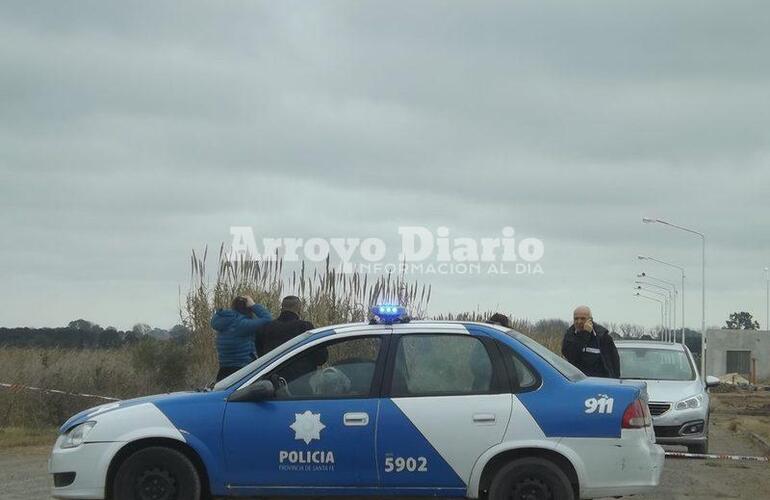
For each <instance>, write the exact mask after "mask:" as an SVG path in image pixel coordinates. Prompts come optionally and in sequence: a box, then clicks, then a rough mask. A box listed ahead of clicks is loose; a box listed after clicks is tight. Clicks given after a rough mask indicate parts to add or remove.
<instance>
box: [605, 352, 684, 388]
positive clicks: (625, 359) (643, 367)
mask: <svg viewBox="0 0 770 500" xmlns="http://www.w3.org/2000/svg"><path fill="white" fill-rule="evenodd" d="M618 354H619V355H620V378H630V379H637V380H695V370H694V369H693V367H692V363H690V360H689V358H688V357H687V355H686V354H685V352H684V351H679V350H673V349H655V348H649V347H618Z"/></svg>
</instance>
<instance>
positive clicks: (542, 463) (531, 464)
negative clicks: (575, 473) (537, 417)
mask: <svg viewBox="0 0 770 500" xmlns="http://www.w3.org/2000/svg"><path fill="white" fill-rule="evenodd" d="M574 498H575V493H574V491H573V490H572V485H571V484H570V482H569V478H568V477H567V475H566V474H565V473H564V471H562V470H561V468H559V466H558V465H556V464H554V463H553V462H550V461H548V460H545V459H543V458H537V457H531V458H519V459H517V460H514V461H512V462H510V463H509V464H507V465H505V466H503V467H502V468H501V469H500V470H499V471H498V472H497V474H495V477H494V479H493V480H492V484H491V485H490V487H489V500H574Z"/></svg>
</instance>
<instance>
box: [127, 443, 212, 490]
mask: <svg viewBox="0 0 770 500" xmlns="http://www.w3.org/2000/svg"><path fill="white" fill-rule="evenodd" d="M112 491H113V495H112V498H113V499H114V500H199V499H200V497H201V482H200V477H198V471H197V470H196V469H195V466H194V465H193V463H192V462H191V461H190V459H189V458H187V457H186V456H185V455H184V454H182V453H180V452H178V451H177V450H173V449H171V448H164V447H159V446H155V447H150V448H144V449H142V450H139V451H137V452H135V453H133V454H132V455H130V456H129V457H128V458H127V459H126V460H125V461H124V462H123V463H122V464H121V465H120V468H119V469H118V472H117V474H116V475H115V481H114V483H113V488H112Z"/></svg>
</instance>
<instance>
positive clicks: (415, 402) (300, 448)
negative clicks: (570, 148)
mask: <svg viewBox="0 0 770 500" xmlns="http://www.w3.org/2000/svg"><path fill="white" fill-rule="evenodd" d="M374 312H375V313H376V315H377V320H373V321H372V322H370V323H369V324H346V325H339V326H331V327H325V328H318V329H315V330H311V331H309V332H306V333H304V334H302V335H300V336H298V337H296V338H294V339H293V340H291V341H289V342H288V343H286V344H284V345H282V346H280V347H278V348H276V349H275V350H273V351H272V352H270V353H268V354H267V355H265V356H263V357H261V358H259V359H258V360H256V361H254V362H253V363H252V364H250V365H248V366H246V367H244V368H243V369H241V370H239V371H238V372H236V373H234V374H233V375H231V376H229V377H227V378H226V379H223V380H222V381H220V382H219V383H217V384H216V385H215V386H213V388H211V389H210V390H206V391H201V392H183V393H174V394H166V395H158V396H150V397H145V398H139V399H133V400H127V401H121V402H116V403H111V404H107V405H103V406H98V407H96V408H92V409H90V410H86V411H84V412H82V413H79V414H77V415H75V416H74V417H72V418H70V419H69V420H68V421H67V422H66V423H64V425H63V426H62V427H61V429H60V432H61V434H60V436H59V438H58V439H57V441H56V444H55V445H54V448H53V451H52V454H51V457H50V462H49V470H50V472H51V473H52V474H53V481H54V487H53V488H52V495H53V496H54V497H56V498H110V499H116V500H126V499H130V500H171V499H179V500H197V499H199V498H210V497H230V496H233V497H238V496H289V495H312V496H326V495H330V496H331V495H334V496H337V495H343V496H344V495H356V496H380V497H381V496H443V497H468V498H488V499H490V500H500V499H528V500H529V499H554V500H559V499H573V498H591V497H596V496H619V495H628V494H636V493H643V492H647V491H650V490H651V489H653V488H654V487H655V486H657V484H658V482H659V479H660V474H661V471H662V468H663V461H664V452H663V450H662V448H661V447H660V446H658V445H656V444H655V436H654V434H653V431H652V428H651V426H650V422H651V419H650V415H649V410H648V408H647V403H646V398H647V395H646V389H645V385H644V383H643V382H629V381H619V380H609V379H596V378H586V377H585V376H584V375H583V374H582V373H581V372H580V371H578V370H577V369H576V368H574V367H573V366H572V365H570V364H569V363H567V362H566V361H564V360H563V359H562V358H560V357H558V356H556V355H554V354H553V353H551V352H550V351H549V350H547V349H546V348H544V347H543V346H541V345H540V344H538V343H536V342H534V341H533V340H531V339H529V338H528V337H526V336H524V335H521V334H519V333H517V332H515V331H512V330H510V329H507V328H503V327H498V326H494V325H489V324H483V323H472V322H462V321H460V322H449V321H412V322H408V321H407V320H406V318H405V317H404V310H403V308H401V307H398V306H390V305H384V306H377V307H375V308H374Z"/></svg>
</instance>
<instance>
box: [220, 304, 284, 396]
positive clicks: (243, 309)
mask: <svg viewBox="0 0 770 500" xmlns="http://www.w3.org/2000/svg"><path fill="white" fill-rule="evenodd" d="M272 319H273V315H272V314H270V311H268V310H267V309H266V308H265V306H263V305H262V304H255V303H254V299H252V298H251V297H249V296H248V295H245V296H242V297H235V298H234V299H233V302H232V306H231V308H230V309H217V310H216V312H214V316H213V317H212V318H211V327H212V328H213V329H214V330H215V331H216V332H217V357H218V358H219V371H218V372H217V382H219V381H220V380H222V379H223V378H225V377H227V376H228V375H230V374H232V373H235V372H236V371H238V370H239V369H241V368H243V367H244V366H246V365H248V364H249V363H251V362H252V361H254V360H255V359H257V354H256V352H257V351H256V348H255V346H254V334H255V333H256V331H257V328H259V327H261V326H262V325H264V324H266V323H268V322H269V321H270V320H272Z"/></svg>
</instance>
